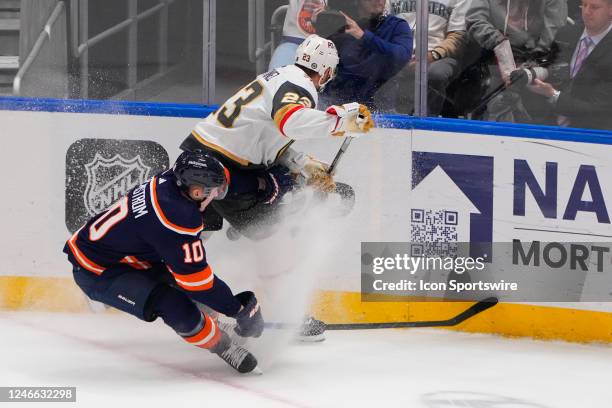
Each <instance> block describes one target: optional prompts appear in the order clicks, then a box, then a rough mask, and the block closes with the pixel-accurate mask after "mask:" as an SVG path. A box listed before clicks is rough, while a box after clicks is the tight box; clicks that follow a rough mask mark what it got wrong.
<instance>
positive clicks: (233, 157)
mask: <svg viewBox="0 0 612 408" xmlns="http://www.w3.org/2000/svg"><path fill="white" fill-rule="evenodd" d="M191 134H192V135H193V137H195V138H196V139H197V140H198V142H200V143H202V144H203V145H204V146H206V147H209V148H211V149H213V150H215V151H217V152H219V153H221V154H222V155H224V156H225V157H227V158H228V159H230V160H232V161H235V162H236V163H238V164H240V165H242V166H248V165H249V164H250V162H249V161H248V160H246V159H243V158H242V157H238V156H236V155H235V154H233V153H230V152H229V151H227V150H225V149H224V148H222V147H221V146H218V145H216V144H214V143H212V142H209V141H208V140H206V139H204V138H203V137H202V136H200V135H199V134H198V132H196V131H195V130H194V131H192V132H191Z"/></svg>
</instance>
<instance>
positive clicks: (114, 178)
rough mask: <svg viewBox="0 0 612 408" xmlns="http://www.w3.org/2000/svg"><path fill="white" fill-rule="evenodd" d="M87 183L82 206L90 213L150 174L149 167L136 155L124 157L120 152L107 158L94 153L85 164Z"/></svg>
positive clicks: (124, 193) (108, 203)
mask: <svg viewBox="0 0 612 408" xmlns="http://www.w3.org/2000/svg"><path fill="white" fill-rule="evenodd" d="M85 170H86V172H87V187H86V188H85V195H84V196H83V199H84V201H85V208H86V209H87V212H88V213H89V215H95V214H98V213H100V212H101V211H103V210H105V209H106V208H108V207H109V206H110V205H111V204H113V203H114V202H115V201H117V200H118V199H119V198H121V197H123V196H124V195H126V194H127V192H128V191H130V190H131V189H132V188H134V187H136V186H137V185H140V184H142V183H144V182H145V180H147V179H148V178H149V174H150V173H151V168H150V167H149V166H147V165H145V164H144V163H143V161H142V159H141V158H140V155H137V156H135V157H133V158H131V159H125V158H124V157H122V156H121V155H120V154H116V155H114V156H113V157H111V158H109V159H106V158H104V157H102V156H101V155H100V154H99V153H96V155H95V157H94V159H93V161H91V162H90V163H87V164H85Z"/></svg>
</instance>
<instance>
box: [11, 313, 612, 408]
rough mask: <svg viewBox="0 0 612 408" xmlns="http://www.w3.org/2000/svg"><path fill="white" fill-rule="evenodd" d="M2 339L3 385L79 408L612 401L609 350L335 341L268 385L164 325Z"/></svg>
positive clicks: (65, 325) (112, 322) (268, 373)
mask: <svg viewBox="0 0 612 408" xmlns="http://www.w3.org/2000/svg"><path fill="white" fill-rule="evenodd" d="M0 330H1V333H2V343H1V344H2V348H1V349H0V356H1V360H0V361H2V364H0V385H1V386H51V385H56V386H76V387H77V403H76V404H74V403H70V404H69V403H66V404H65V405H66V406H71V407H74V406H79V407H105V408H109V407H112V406H133V407H151V408H153V407H165V408H167V407H171V408H178V407H249V408H251V407H411V408H417V407H425V408H446V407H473V408H565V407H567V408H575V407H581V408H603V407H609V406H610V404H611V403H610V400H611V398H610V397H611V396H612V390H611V387H610V383H611V380H612V374H611V373H610V369H611V368H612V348H610V347H609V346H604V345H577V344H567V343H557V342H538V341H531V340H517V339H504V338H499V337H495V336H489V335H473V334H464V333H457V332H452V331H445V330H427V329H419V330H415V329H408V330H373V331H352V332H328V334H327V337H328V338H327V340H326V341H325V342H323V343H316V344H303V343H296V342H293V343H291V344H290V345H289V346H287V347H285V348H283V347H280V348H279V349H278V350H279V351H280V352H279V355H277V356H276V358H275V359H274V361H273V363H272V364H269V366H268V367H266V369H265V371H264V374H263V375H261V376H240V375H239V374H237V373H235V372H234V371H233V370H232V369H231V368H229V367H228V366H226V364H225V363H224V362H223V361H221V360H220V359H219V358H217V357H216V356H214V355H211V354H209V353H208V352H207V351H205V350H201V349H198V348H195V347H193V346H190V345H188V344H186V343H185V342H183V341H182V340H180V339H179V338H178V337H177V336H176V335H175V334H174V333H173V332H172V331H171V330H170V329H169V328H167V327H166V326H165V325H164V324H163V323H161V322H159V321H157V322H155V323H152V324H148V323H144V322H141V321H139V320H137V319H135V318H133V317H130V316H127V315H123V314H119V313H110V314H108V313H107V314H55V313H33V312H4V313H0ZM269 338H270V337H267V338H263V339H262V340H261V341H262V342H263V341H268V340H266V339H269ZM259 346H261V345H259ZM264 349H266V350H267V349H268V348H267V347H264ZM27 405H28V404H26V403H22V404H20V405H19V406H20V407H22V406H27ZM60 405H62V404H54V405H53V406H60ZM35 406H39V404H38V405H35Z"/></svg>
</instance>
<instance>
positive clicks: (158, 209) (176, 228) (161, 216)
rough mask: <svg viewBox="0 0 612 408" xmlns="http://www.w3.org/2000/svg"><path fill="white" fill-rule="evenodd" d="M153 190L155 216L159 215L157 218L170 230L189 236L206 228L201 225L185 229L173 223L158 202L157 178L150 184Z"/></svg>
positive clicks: (152, 198) (152, 201) (152, 200)
mask: <svg viewBox="0 0 612 408" xmlns="http://www.w3.org/2000/svg"><path fill="white" fill-rule="evenodd" d="M149 187H150V190H151V203H152V204H153V210H155V214H157V218H159V220H160V221H161V223H162V224H163V225H164V226H165V227H166V228H168V229H170V230H172V231H174V232H178V233H179V234H188V235H198V234H199V233H200V231H202V229H203V228H204V226H203V225H200V226H199V227H196V228H185V227H181V226H180V225H176V224H174V223H172V222H171V221H170V220H169V219H168V218H167V217H166V214H164V212H163V211H162V208H161V206H160V205H159V201H157V177H153V178H152V179H151V182H150V184H149Z"/></svg>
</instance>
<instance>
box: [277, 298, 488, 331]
mask: <svg viewBox="0 0 612 408" xmlns="http://www.w3.org/2000/svg"><path fill="white" fill-rule="evenodd" d="M497 302H498V300H497V298H496V297H488V298H486V299H483V300H481V301H479V302H476V303H474V304H473V305H472V306H470V307H469V308H467V309H466V310H464V311H463V312H461V313H459V314H458V315H457V316H455V317H452V318H450V319H447V320H429V321H427V320H423V321H418V322H389V323H331V324H325V330H370V329H401V328H415V327H452V326H456V325H458V324H460V323H463V322H464V321H466V320H467V319H469V318H471V317H473V316H475V315H477V314H479V313H482V312H484V311H485V310H487V309H490V308H492V307H493V306H495V305H496V304H497ZM265 327H266V328H270V329H289V328H295V327H296V326H295V325H291V324H287V323H271V322H268V323H265Z"/></svg>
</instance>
